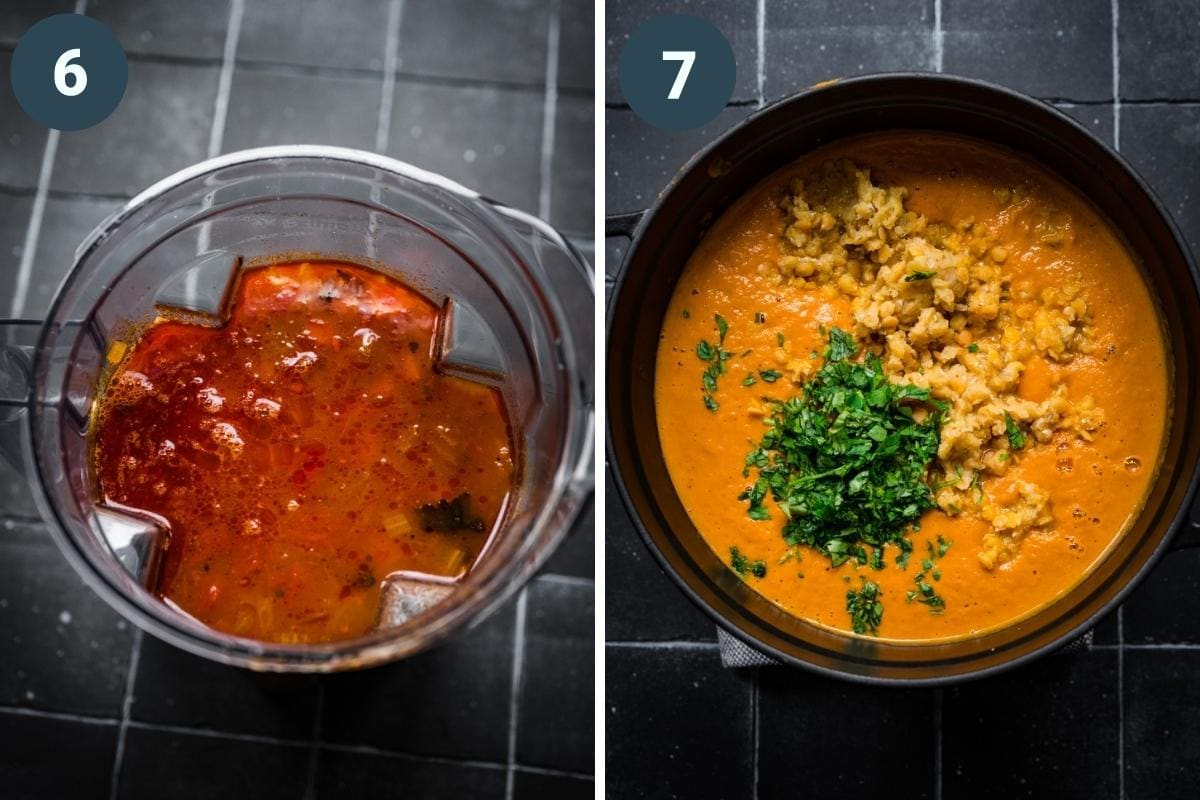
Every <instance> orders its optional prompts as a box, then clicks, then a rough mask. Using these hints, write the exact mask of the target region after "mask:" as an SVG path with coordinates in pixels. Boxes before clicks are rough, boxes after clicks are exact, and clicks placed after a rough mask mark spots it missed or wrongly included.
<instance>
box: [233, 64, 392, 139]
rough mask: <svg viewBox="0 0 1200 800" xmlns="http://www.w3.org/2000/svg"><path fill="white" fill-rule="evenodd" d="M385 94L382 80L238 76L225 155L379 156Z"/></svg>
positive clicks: (254, 72)
mask: <svg viewBox="0 0 1200 800" xmlns="http://www.w3.org/2000/svg"><path fill="white" fill-rule="evenodd" d="M382 90H383V78H382V77H359V76H327V75H294V74H289V73H279V72H275V71H273V70H261V71H260V70H257V69H255V70H250V69H238V70H235V71H234V74H233V86H232V89H231V91H230V95H229V112H228V117H227V118H226V122H225V137H224V140H223V142H222V144H223V149H224V151H225V152H227V153H231V152H233V151H235V150H244V149H246V148H249V147H266V146H268V145H276V144H330V145H339V146H341V147H357V148H359V149H362V150H374V149H375V129H376V127H377V126H378V119H379V101H380V95H381V92H382Z"/></svg>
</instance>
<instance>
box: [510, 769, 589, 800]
mask: <svg viewBox="0 0 1200 800" xmlns="http://www.w3.org/2000/svg"><path fill="white" fill-rule="evenodd" d="M595 796H596V785H595V783H594V782H593V781H592V780H591V779H588V778H577V777H574V776H571V775H552V774H548V773H544V772H525V771H524V770H518V771H517V774H516V777H515V781H514V783H513V798H514V800H542V798H554V800H592V798H594V797H595Z"/></svg>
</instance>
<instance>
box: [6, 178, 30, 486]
mask: <svg viewBox="0 0 1200 800" xmlns="http://www.w3.org/2000/svg"><path fill="white" fill-rule="evenodd" d="M0 209H3V213H0V258H3V259H4V260H5V261H6V262H8V263H9V264H11V265H13V267H12V268H10V269H7V270H5V271H4V275H3V277H2V278H0V286H3V287H4V292H3V295H0V296H3V297H5V298H7V297H10V296H11V293H12V288H11V287H12V283H13V277H14V275H13V273H15V272H16V267H15V265H16V264H18V263H20V261H21V253H23V252H24V250H25V233H26V231H27V230H28V229H29V214H30V212H31V211H32V210H33V197H31V196H29V195H24V194H9V193H8V192H0ZM0 309H3V313H4V314H5V315H7V314H8V309H7V308H6V307H5V304H4V303H2V302H0ZM5 508H7V506H5Z"/></svg>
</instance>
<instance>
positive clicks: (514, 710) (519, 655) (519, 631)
mask: <svg viewBox="0 0 1200 800" xmlns="http://www.w3.org/2000/svg"><path fill="white" fill-rule="evenodd" d="M528 603H529V590H528V589H522V590H521V594H520V595H519V596H518V597H517V612H516V621H515V622H514V623H513V659H512V680H511V682H510V685H509V694H508V765H507V767H506V768H505V775H504V798H505V800H513V787H514V784H515V783H516V778H517V775H516V767H517V714H518V712H519V711H520V708H521V678H522V674H521V673H522V672H523V670H524V667H525V617H526V616H527V613H528Z"/></svg>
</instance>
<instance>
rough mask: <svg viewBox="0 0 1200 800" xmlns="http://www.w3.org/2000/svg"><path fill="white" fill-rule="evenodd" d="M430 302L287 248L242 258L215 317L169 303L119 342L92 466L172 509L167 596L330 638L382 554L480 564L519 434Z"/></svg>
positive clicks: (426, 569) (109, 482) (162, 590)
mask: <svg viewBox="0 0 1200 800" xmlns="http://www.w3.org/2000/svg"><path fill="white" fill-rule="evenodd" d="M438 313H439V312H438V309H437V308H436V307H435V306H434V305H433V304H432V303H430V302H429V301H428V300H427V299H425V298H424V297H422V296H421V295H419V294H417V293H416V292H414V291H413V290H411V289H409V288H407V287H405V286H403V285H402V284H400V283H398V282H396V281H394V280H392V279H390V278H387V277H385V276H384V275H382V274H379V273H377V272H374V271H370V270H366V269H363V268H361V267H357V266H351V265H347V264H340V263H308V262H305V263H293V264H284V265H275V266H267V267H259V268H255V269H252V270H248V271H247V272H246V273H245V274H244V275H243V277H242V280H241V283H240V285H239V287H238V291H237V295H236V297H235V298H234V301H233V305H232V310H231V314H230V317H229V319H228V321H226V322H225V323H223V324H222V325H221V326H220V327H205V326H201V325H196V324H189V323H186V322H182V321H176V320H166V319H159V320H158V321H156V322H155V324H153V325H151V326H150V327H149V328H148V329H147V330H146V331H145V332H144V333H143V334H142V335H141V336H140V338H138V339H137V340H136V341H135V342H133V343H132V344H131V345H129V346H128V347H126V346H125V345H115V346H114V349H113V350H112V351H110V354H109V356H110V360H113V361H115V362H119V363H118V366H117V368H116V369H115V371H114V373H113V375H112V376H111V378H110V380H109V382H108V385H107V387H106V389H105V392H104V395H103V397H102V400H101V404H100V406H99V412H98V415H97V422H98V426H97V430H96V433H95V440H94V460H95V469H96V474H97V476H98V480H99V485H100V489H101V491H102V493H103V496H104V499H105V500H106V501H108V502H111V503H118V504H120V505H123V506H127V507H132V508H135V509H142V510H145V511H149V512H152V513H154V514H157V515H159V516H161V517H162V518H164V519H165V520H166V521H167V523H168V524H169V533H168V537H167V539H166V544H165V548H166V552H165V557H164V563H163V567H162V569H161V573H160V577H159V582H158V585H157V587H156V588H157V592H158V594H159V595H160V596H161V597H162V598H163V599H165V600H167V601H169V602H170V603H172V604H174V605H175V606H177V607H179V608H180V609H182V610H183V611H185V612H187V613H188V614H190V615H192V616H194V617H195V618H197V619H199V620H200V621H202V622H204V623H205V624H207V625H209V626H211V627H213V628H215V629H217V630H220V631H224V632H227V633H232V634H236V635H239V636H245V637H248V638H253V639H260V640H266V641H275V642H288V643H309V642H328V641H335V640H340V639H346V638H352V637H356V636H359V635H362V634H364V633H366V632H367V631H369V630H370V629H371V628H372V627H373V625H374V624H375V622H376V619H377V616H378V613H379V609H378V606H379V603H380V595H381V581H382V580H383V579H384V578H385V577H386V576H387V575H388V574H389V573H392V572H395V571H397V570H412V571H418V572H423V573H428V574H432V575H439V576H449V577H455V576H459V575H461V574H462V573H463V572H464V571H465V570H467V569H468V568H469V567H470V565H471V564H472V562H473V561H474V560H475V558H476V556H477V555H478V554H479V552H480V550H481V549H482V547H483V546H484V543H485V541H486V539H487V536H488V533H489V532H490V531H491V530H492V528H493V526H494V525H495V524H496V522H497V519H498V518H499V516H500V514H501V512H502V509H503V506H504V502H505V498H506V496H507V495H508V493H509V491H510V490H511V488H512V485H513V479H514V457H513V444H512V434H511V431H510V428H509V425H508V421H507V417H506V413H505V406H504V403H503V400H502V398H501V396H500V394H499V393H498V392H497V391H496V390H495V389H493V388H490V387H488V386H485V385H483V384H480V383H476V382H473V381H469V380H466V379H463V378H459V377H455V376H452V375H447V374H442V373H440V372H439V371H438V370H437V369H436V367H435V360H434V359H435V357H434V353H433V339H434V334H435V329H436V323H437V319H438ZM126 349H127V350H128V353H127V354H126V353H125V352H124V351H125V350H126Z"/></svg>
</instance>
